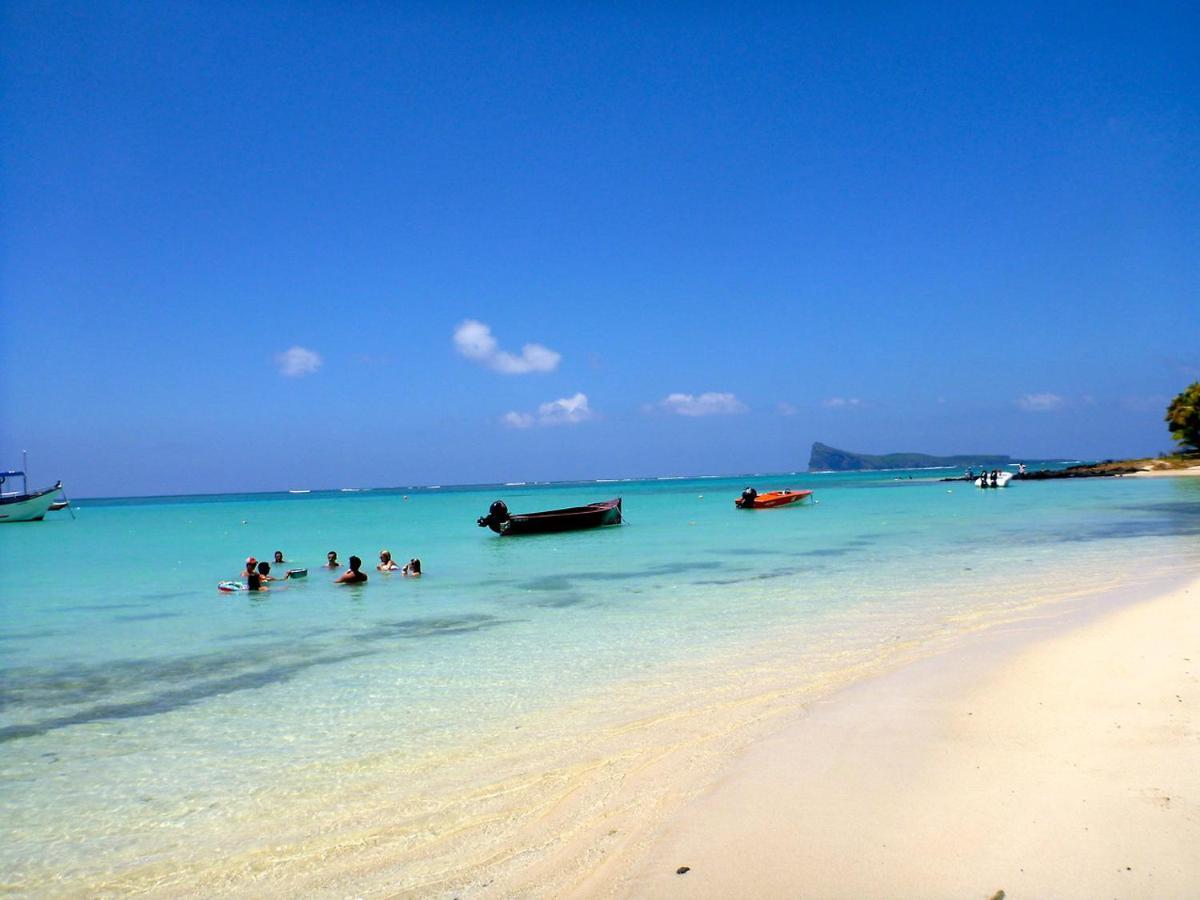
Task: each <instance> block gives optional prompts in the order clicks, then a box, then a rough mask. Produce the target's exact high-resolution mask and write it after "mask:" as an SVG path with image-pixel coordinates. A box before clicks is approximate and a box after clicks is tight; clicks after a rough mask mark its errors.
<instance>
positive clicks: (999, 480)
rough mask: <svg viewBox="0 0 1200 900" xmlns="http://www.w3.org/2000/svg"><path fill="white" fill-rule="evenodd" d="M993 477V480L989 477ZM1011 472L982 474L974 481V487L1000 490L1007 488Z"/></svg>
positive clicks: (1011, 475)
mask: <svg viewBox="0 0 1200 900" xmlns="http://www.w3.org/2000/svg"><path fill="white" fill-rule="evenodd" d="M992 475H995V476H996V477H995V478H992V477H991V476H992ZM1012 477H1013V473H1012V472H984V473H983V474H982V475H980V476H979V477H978V478H976V479H975V487H977V488H1002V487H1008V483H1009V482H1010V481H1012Z"/></svg>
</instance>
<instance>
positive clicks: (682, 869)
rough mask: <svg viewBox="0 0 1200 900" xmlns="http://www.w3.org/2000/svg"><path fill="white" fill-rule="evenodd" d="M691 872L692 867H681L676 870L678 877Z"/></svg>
mask: <svg viewBox="0 0 1200 900" xmlns="http://www.w3.org/2000/svg"><path fill="white" fill-rule="evenodd" d="M690 871H692V867H691V866H680V867H679V868H678V869H676V870H675V874H676V875H686V874H687V873H688V872H690Z"/></svg>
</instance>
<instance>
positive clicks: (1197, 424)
mask: <svg viewBox="0 0 1200 900" xmlns="http://www.w3.org/2000/svg"><path fill="white" fill-rule="evenodd" d="M1166 423H1167V428H1168V429H1169V430H1170V432H1171V437H1172V438H1174V439H1175V443H1177V444H1178V445H1179V451H1180V452H1181V453H1184V454H1188V455H1192V454H1195V453H1200V381H1193V382H1192V383H1191V384H1189V385H1188V386H1187V387H1185V388H1184V389H1183V390H1182V391H1181V392H1180V393H1179V396H1178V397H1176V398H1175V399H1174V400H1172V401H1171V405H1170V406H1168V407H1167V415H1166Z"/></svg>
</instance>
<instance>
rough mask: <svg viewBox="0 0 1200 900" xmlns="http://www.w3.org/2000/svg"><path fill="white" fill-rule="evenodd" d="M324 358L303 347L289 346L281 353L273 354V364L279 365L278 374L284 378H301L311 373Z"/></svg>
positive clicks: (319, 365) (318, 366)
mask: <svg viewBox="0 0 1200 900" xmlns="http://www.w3.org/2000/svg"><path fill="white" fill-rule="evenodd" d="M324 362H325V360H323V359H321V354H320V353H316V352H314V351H312V350H309V349H307V348H305V347H291V348H289V349H287V350H284V351H283V352H282V353H276V354H275V365H277V366H279V374H280V375H282V376H283V377H285V378H302V377H303V376H305V375H311V374H312V373H313V372H315V371H317V369H319V368H321V364H322V363H324Z"/></svg>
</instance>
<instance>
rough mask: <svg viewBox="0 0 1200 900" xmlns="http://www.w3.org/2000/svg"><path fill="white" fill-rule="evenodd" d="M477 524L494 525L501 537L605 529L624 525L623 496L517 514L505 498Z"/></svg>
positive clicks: (490, 526) (493, 528) (484, 526)
mask: <svg viewBox="0 0 1200 900" xmlns="http://www.w3.org/2000/svg"><path fill="white" fill-rule="evenodd" d="M476 524H477V525H478V526H479V527H480V528H490V529H492V531H494V532H496V534H498V535H500V536H501V537H511V536H513V535H519V534H550V533H552V532H555V531H579V530H581V529H584V528H601V527H603V526H605V525H620V524H621V498H620V497H617V498H616V499H615V500H605V501H604V502H603V503H591V504H588V505H587V506H572V507H569V508H567V509H549V510H546V511H545V512H535V513H518V514H517V515H513V514H511V513H510V512H509V511H508V506H507V505H505V503H504V501H503V500H497V501H496V502H495V503H493V504H492V506H491V509H489V510H488V514H487V515H486V516H481V517H480V518H479V520H478V521H477V522H476Z"/></svg>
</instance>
